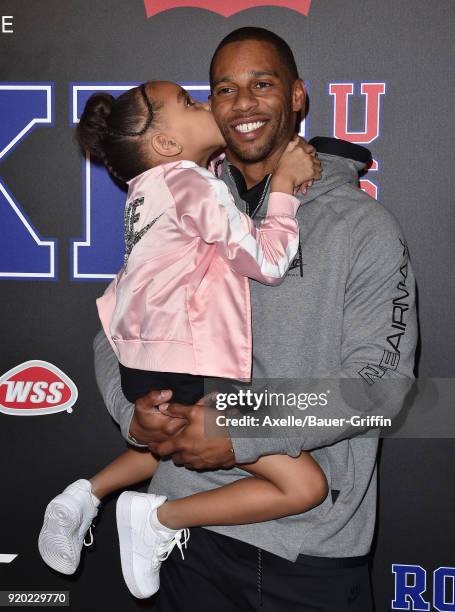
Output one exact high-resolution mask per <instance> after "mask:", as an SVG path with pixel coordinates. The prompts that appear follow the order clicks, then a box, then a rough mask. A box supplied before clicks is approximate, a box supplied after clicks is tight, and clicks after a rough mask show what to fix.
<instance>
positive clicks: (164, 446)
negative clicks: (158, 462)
mask: <svg viewBox="0 0 455 612" xmlns="http://www.w3.org/2000/svg"><path fill="white" fill-rule="evenodd" d="M148 446H149V449H150V450H151V451H152V453H154V454H155V455H159V456H160V457H168V456H169V455H171V454H172V453H173V451H175V445H174V443H173V442H171V440H165V441H164V442H152V443H151V444H149V445H148Z"/></svg>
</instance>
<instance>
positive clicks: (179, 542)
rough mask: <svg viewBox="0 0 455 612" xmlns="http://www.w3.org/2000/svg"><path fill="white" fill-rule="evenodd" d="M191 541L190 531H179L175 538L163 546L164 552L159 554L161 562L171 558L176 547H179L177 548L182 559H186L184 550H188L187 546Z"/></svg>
mask: <svg viewBox="0 0 455 612" xmlns="http://www.w3.org/2000/svg"><path fill="white" fill-rule="evenodd" d="M189 539H190V530H189V529H180V530H179V531H177V533H176V534H175V535H174V536H173V538H172V539H171V540H169V541H168V542H166V543H164V544H163V545H162V550H161V551H160V552H159V553H158V559H159V561H165V560H166V559H167V558H168V557H169V555H170V554H171V552H172V551H173V550H174V547H175V546H177V548H178V549H179V551H180V554H181V555H182V559H185V555H184V554H183V549H184V548H185V549H186V545H187V542H188V540H189Z"/></svg>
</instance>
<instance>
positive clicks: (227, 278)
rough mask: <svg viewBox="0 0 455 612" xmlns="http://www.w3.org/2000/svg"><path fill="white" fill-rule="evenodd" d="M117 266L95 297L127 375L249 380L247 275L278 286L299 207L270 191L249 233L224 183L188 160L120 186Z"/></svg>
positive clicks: (294, 244) (294, 242) (291, 249)
mask: <svg viewBox="0 0 455 612" xmlns="http://www.w3.org/2000/svg"><path fill="white" fill-rule="evenodd" d="M128 185H129V191H128V198H127V205H126V208H125V241H126V254H125V265H124V266H123V268H122V269H121V270H120V272H119V273H118V274H117V276H116V278H115V279H114V280H113V281H112V282H111V283H110V285H109V286H108V287H107V289H106V291H105V292H104V294H103V296H102V297H100V298H99V299H98V300H97V306H98V312H99V315H100V319H101V322H102V324H103V328H104V331H105V333H106V335H107V337H108V339H109V341H110V342H111V344H112V346H113V348H114V351H115V353H116V354H117V356H118V359H119V361H120V362H121V363H122V364H123V365H125V366H127V367H131V368H137V369H141V370H153V371H159V372H186V373H189V374H200V375H205V376H214V377H224V378H235V379H250V377H251V364H252V338H251V312H250V292H249V284H248V278H247V277H250V278H253V279H256V280H257V281H259V282H261V283H265V284H268V285H277V284H279V283H280V282H281V280H282V279H283V277H284V275H285V274H286V271H287V269H288V267H289V265H290V263H291V262H292V260H293V258H294V256H295V254H296V252H297V249H298V244H299V229H298V223H297V221H296V219H295V214H296V212H297V209H298V206H299V201H298V199H297V198H295V197H293V196H291V195H288V194H285V193H280V192H274V193H271V194H270V198H269V203H268V212H267V217H266V218H265V219H264V220H263V221H262V223H261V225H260V227H259V228H256V227H255V226H254V224H253V222H252V220H251V219H250V218H249V217H248V216H247V215H245V214H243V213H241V212H240V211H239V210H238V209H237V207H236V206H235V203H234V200H233V198H232V196H231V194H230V192H229V190H228V188H227V187H226V185H225V184H224V183H223V181H221V180H219V179H217V178H215V177H214V176H213V174H212V173H211V172H209V170H207V169H205V168H201V167H200V166H198V165H196V164H195V163H193V162H191V161H177V162H171V163H168V164H164V165H161V166H156V167H155V168H152V169H150V170H147V171H146V172H143V173H142V174H140V175H138V176H136V177H135V178H133V179H132V180H131V181H129V183H128Z"/></svg>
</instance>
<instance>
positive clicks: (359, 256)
mask: <svg viewBox="0 0 455 612" xmlns="http://www.w3.org/2000/svg"><path fill="white" fill-rule="evenodd" d="M322 144H323V145H324V146H323V147H321V148H323V150H325V151H327V150H330V146H329V145H330V142H329V141H328V140H327V141H326V142H323V143H322ZM339 144H340V143H339V142H338V145H337V148H336V149H334V150H336V152H337V153H340V149H339ZM346 154H347V155H349V156H350V157H343V155H346ZM351 154H352V155H351ZM351 157H354V158H355V157H357V156H356V155H355V147H352V145H350V146H348V147H347V148H346V150H344V151H343V150H342V151H341V155H339V154H338V155H332V154H328V153H321V152H320V153H319V158H320V160H321V162H322V167H323V174H322V179H321V180H320V181H317V182H316V183H315V184H314V185H313V186H312V187H311V188H310V189H309V191H308V193H307V195H306V196H304V197H302V198H301V201H302V206H301V207H300V209H299V211H298V215H297V217H298V219H299V223H300V232H301V245H302V247H301V252H300V253H299V256H298V260H297V261H296V262H295V265H294V267H293V268H292V269H291V270H290V271H289V272H288V274H287V276H286V278H285V280H284V281H283V283H282V284H281V285H280V286H278V287H269V286H265V285H262V284H260V283H258V282H255V281H251V282H250V286H251V301H252V320H253V375H254V378H256V379H257V378H268V379H270V378H280V379H283V378H287V379H294V380H295V379H306V378H330V383H331V384H330V392H331V397H330V402H328V404H327V405H326V406H325V407H322V408H318V416H323V417H326V418H327V417H333V418H334V417H345V419H348V418H350V417H351V416H352V415H358V414H359V413H360V414H361V413H362V407H363V406H365V410H368V406H371V402H370V400H371V393H372V389H376V390H378V389H379V388H380V392H379V394H380V396H381V399H382V408H383V409H384V410H383V412H385V413H386V414H387V416H394V415H395V414H396V413H398V411H399V410H400V408H401V407H402V404H403V400H404V397H405V395H406V393H407V391H408V389H409V387H410V384H411V382H412V380H413V364H414V351H415V346H416V340H417V323H416V311H415V282H414V276H413V272H412V269H411V266H410V263H409V258H408V250H407V247H406V241H405V239H404V236H403V232H402V230H401V229H400V227H399V225H398V223H397V221H396V220H395V218H394V217H393V216H392V215H391V214H390V212H388V211H387V210H386V209H385V208H384V206H383V205H382V204H379V203H378V202H377V201H376V200H374V199H372V198H370V197H369V196H368V195H366V194H365V193H364V192H363V191H361V190H360V189H359V188H358V173H359V171H360V170H362V169H363V168H364V166H365V164H364V163H362V162H360V161H357V160H356V159H352V158H351ZM220 171H221V172H220V177H221V178H222V179H223V180H224V181H225V182H226V184H227V185H228V186H229V188H230V190H231V192H232V193H233V195H234V198H235V200H236V203H237V205H238V207H239V208H240V209H241V210H243V211H245V203H244V202H243V201H242V200H241V199H240V197H239V195H238V192H237V188H236V185H235V182H234V180H233V178H232V176H231V174H230V172H229V165H228V163H227V161H226V160H225V161H224V162H223V164H222V166H221V168H220ZM266 206H267V201H265V202H264V204H263V206H262V207H261V209H260V211H259V213H258V215H256V217H255V219H256V218H257V220H258V221H259V220H260V218H261V215H262V216H263V215H265V213H266ZM94 349H95V368H96V374H97V380H98V385H99V388H100V391H101V393H102V395H103V398H104V400H105V403H106V406H107V408H108V410H109V412H110V414H111V416H112V417H113V418H114V419H115V420H116V421H117V422H118V423H119V424H120V427H121V430H122V433H123V435H124V436H125V437H126V435H127V433H128V429H129V424H130V421H131V418H132V414H133V409H134V407H133V406H132V405H131V404H129V403H128V402H127V400H126V399H125V398H124V396H123V394H122V392H121V387H120V378H119V373H118V366H117V361H116V358H115V355H114V353H113V351H112V349H111V348H110V345H109V343H108V342H107V339H106V337H105V336H104V334H103V333H102V332H100V333H99V334H98V335H97V336H96V338H95V341H94ZM346 379H351V380H354V381H358V383H359V384H360V383H361V384H360V386H356V391H355V393H356V401H355V402H354V403H355V407H353V405H352V402H348V401H346V393H344V392H343V390H342V388H341V387H342V382H343V380H344V381H346ZM385 381H390V383H391V384H386V385H384V384H383V383H384V382H385ZM378 383H381V384H382V387H380V385H379V384H378ZM392 383H395V384H392ZM366 428H367V426H365V427H364V428H363V429H366ZM360 431H362V429H361V428H356V430H355V432H356V433H357V434H358V433H359V432H360ZM348 436H350V437H348ZM352 436H353V429H352V427H351V426H350V425H349V424H348V423H346V424H345V425H344V426H337V427H332V428H330V427H316V428H311V427H304V428H300V429H299V430H298V434H296V433H295V430H294V431H293V433H292V435H290V436H289V437H287V436H286V435H281V434H280V437H277V436H274V437H267V438H265V437H262V438H258V437H248V438H239V437H233V438H232V442H233V447H234V450H235V456H236V459H237V461H238V462H239V463H247V462H253V461H255V460H256V459H257V458H258V457H260V456H261V455H268V454H280V453H283V454H288V455H291V456H298V455H299V453H300V452H301V451H302V450H309V451H311V452H312V455H313V457H314V458H315V459H316V460H317V461H318V463H319V464H320V465H321V467H322V469H323V470H324V472H325V474H326V477H327V481H328V484H329V487H330V489H331V492H330V493H329V495H328V496H327V498H326V499H325V500H324V502H323V503H322V504H320V505H319V506H318V507H316V508H313V509H312V510H310V511H308V512H306V513H304V514H300V515H295V516H290V517H285V518H282V519H278V520H274V521H267V522H263V523H255V524H250V525H238V526H226V527H224V526H222V527H219V526H217V527H208V529H211V530H213V531H215V532H218V533H221V534H224V535H227V536H230V537H233V538H237V539H239V540H242V541H244V542H247V543H249V544H252V545H254V546H258V547H260V548H262V549H264V550H267V551H269V552H272V553H274V554H276V555H279V556H281V557H284V558H286V559H289V560H291V561H295V559H296V557H297V556H298V555H299V554H300V553H301V554H306V555H314V556H318V557H354V556H361V555H365V554H367V553H368V552H369V550H370V546H371V541H372V537H373V531H374V524H375V513H376V489H377V487H376V478H377V466H376V454H377V446H378V437H379V432H378V431H377V430H374V431H373V432H370V437H360V436H358V435H356V436H354V437H352ZM244 476H245V472H242V470H240V469H238V468H233V469H232V470H219V471H213V472H204V473H197V472H194V471H191V470H187V469H186V468H184V467H176V466H175V465H174V464H173V463H172V461H170V460H163V461H161V462H160V465H159V467H158V470H157V472H156V474H155V475H154V477H153V480H152V482H151V484H150V488H149V490H150V491H151V492H154V493H160V494H163V495H167V496H168V498H169V499H176V498H180V497H183V496H186V495H191V494H193V493H196V492H198V491H203V490H208V489H212V488H214V487H219V486H222V485H225V484H228V483H229V482H232V481H234V480H236V479H238V478H242V477H244Z"/></svg>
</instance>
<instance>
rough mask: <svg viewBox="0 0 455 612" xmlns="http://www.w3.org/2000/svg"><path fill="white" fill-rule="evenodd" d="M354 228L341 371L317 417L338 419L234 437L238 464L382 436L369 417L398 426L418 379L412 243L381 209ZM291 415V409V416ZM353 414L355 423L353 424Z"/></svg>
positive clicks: (334, 377)
mask: <svg viewBox="0 0 455 612" xmlns="http://www.w3.org/2000/svg"><path fill="white" fill-rule="evenodd" d="M348 228H349V240H350V272H349V275H348V277H347V279H346V283H345V287H343V289H344V291H345V302H344V313H343V335H342V339H341V346H340V349H341V368H340V369H339V371H337V372H333V373H332V374H331V375H330V378H328V382H329V383H330V387H329V388H330V400H329V401H328V403H327V405H326V406H321V405H319V406H317V408H315V410H314V411H313V412H312V414H313V415H314V416H315V417H317V418H323V419H338V421H339V422H338V423H337V424H336V425H334V426H331V427H330V426H326V425H323V426H303V427H301V428H298V429H296V428H292V431H291V430H289V431H288V432H286V433H285V435H284V436H283V437H280V438H277V437H269V438H260V439H259V438H249V439H246V438H239V437H235V435H234V434H233V438H232V443H233V447H234V450H235V456H236V460H237V461H238V462H239V463H250V462H254V461H256V460H257V459H258V458H259V457H260V456H262V455H271V454H287V455H290V456H293V457H296V456H298V455H299V454H300V452H301V451H302V450H313V449H315V448H318V447H321V446H328V445H331V444H334V443H336V442H338V441H340V440H343V439H346V438H351V437H354V436H357V435H359V434H363V435H365V432H368V430H370V429H373V430H374V429H376V432H375V431H370V432H369V434H368V433H367V434H366V435H370V436H371V435H375V433H376V435H377V429H378V423H377V422H376V425H375V423H374V421H371V420H370V421H368V419H366V418H365V417H368V416H374V415H377V416H384V417H385V418H391V419H392V422H393V418H394V417H396V416H397V414H398V413H399V411H400V410H401V408H402V406H403V403H404V400H405V397H406V395H407V393H408V392H409V390H410V388H411V386H412V383H413V379H414V375H413V367H414V353H415V348H416V343H417V335H418V331H417V315H416V304H415V298H416V287H415V278H414V273H413V270H412V266H411V263H410V259H409V252H408V247H407V244H406V240H405V238H404V235H403V232H402V230H401V228H400V227H399V225H398V223H397V222H396V221H395V219H394V217H393V216H392V215H391V214H390V213H388V212H387V211H386V210H385V209H384V208H383V207H382V206H380V205H377V206H375V207H374V209H373V210H372V212H371V213H369V214H365V215H364V216H363V218H362V219H361V220H360V221H357V222H353V223H352V225H351V227H349V223H348ZM342 281H343V285H344V280H343V279H342ZM303 342H304V340H303ZM289 414H290V409H289V408H287V409H286V415H285V416H287V415H289ZM305 414H307V412H306V413H305ZM279 416H284V415H283V414H280V415H279ZM296 416H298V417H300V418H301V417H302V412H301V411H298V410H296ZM352 417H356V418H355V419H354V420H353V421H351V418H352ZM361 418H363V419H364V420H363V422H362V423H360V424H359V419H361ZM272 435H273V434H272Z"/></svg>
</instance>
